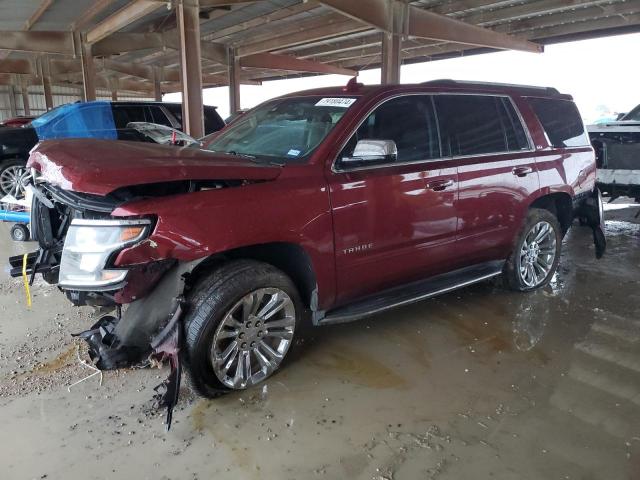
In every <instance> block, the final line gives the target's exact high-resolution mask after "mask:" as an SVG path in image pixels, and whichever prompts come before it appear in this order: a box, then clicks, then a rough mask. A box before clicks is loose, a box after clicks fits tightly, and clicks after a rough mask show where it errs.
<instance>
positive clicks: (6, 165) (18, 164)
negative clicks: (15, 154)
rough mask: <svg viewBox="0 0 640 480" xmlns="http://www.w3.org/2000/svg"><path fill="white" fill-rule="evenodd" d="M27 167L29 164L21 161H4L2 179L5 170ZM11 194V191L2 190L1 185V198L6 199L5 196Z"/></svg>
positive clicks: (0, 167)
mask: <svg viewBox="0 0 640 480" xmlns="http://www.w3.org/2000/svg"><path fill="white" fill-rule="evenodd" d="M26 165H27V162H26V161H24V160H20V159H15V160H8V161H4V162H2V163H0V178H2V174H3V173H4V171H5V170H7V169H9V168H11V167H26ZM10 193H11V192H10V191H5V189H4V188H2V185H1V184H0V198H2V197H4V196H5V195H9V194H10Z"/></svg>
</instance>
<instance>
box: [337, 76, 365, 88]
mask: <svg viewBox="0 0 640 480" xmlns="http://www.w3.org/2000/svg"><path fill="white" fill-rule="evenodd" d="M363 86H364V85H363V84H362V83H358V76H357V75H356V76H355V77H353V78H352V79H351V80H349V81H348V82H347V85H346V86H345V87H344V88H343V89H342V91H343V92H357V91H358V90H359V89H360V87H363Z"/></svg>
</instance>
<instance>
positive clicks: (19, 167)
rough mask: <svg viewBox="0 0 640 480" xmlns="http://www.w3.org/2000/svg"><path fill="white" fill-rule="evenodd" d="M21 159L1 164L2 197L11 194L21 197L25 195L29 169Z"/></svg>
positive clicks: (0, 186)
mask: <svg viewBox="0 0 640 480" xmlns="http://www.w3.org/2000/svg"><path fill="white" fill-rule="evenodd" d="M25 165H26V164H25V162H23V161H21V160H12V161H10V162H5V163H4V164H3V165H2V166H0V197H4V196H5V195H11V196H13V197H14V198H17V199H21V198H24V196H25V182H26V179H27V177H28V176H29V171H28V170H27V167H26V166H25Z"/></svg>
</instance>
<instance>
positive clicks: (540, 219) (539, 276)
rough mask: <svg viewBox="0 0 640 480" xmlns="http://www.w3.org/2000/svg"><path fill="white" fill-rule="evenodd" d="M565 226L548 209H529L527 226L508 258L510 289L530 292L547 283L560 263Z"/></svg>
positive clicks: (507, 273)
mask: <svg viewBox="0 0 640 480" xmlns="http://www.w3.org/2000/svg"><path fill="white" fill-rule="evenodd" d="M561 247H562V229H561V227H560V223H559V222H558V219H557V218H556V216H555V215H554V214H552V213H551V212H549V211H548V210H543V209H539V208H532V209H530V210H529V213H528V215H527V218H526V221H525V223H524V227H523V228H522V231H521V233H520V235H519V236H518V239H517V241H516V244H515V248H514V250H513V252H512V254H511V256H510V257H509V259H508V260H507V263H506V265H505V269H504V278H505V281H506V283H507V285H508V286H509V288H511V289H513V290H516V291H520V292H526V291H530V290H535V289H537V288H540V287H544V286H545V285H547V284H548V283H549V282H550V281H551V278H552V277H553V274H554V273H555V272H556V270H557V268H558V263H559V262H560V249H561Z"/></svg>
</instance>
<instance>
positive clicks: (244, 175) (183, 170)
mask: <svg viewBox="0 0 640 480" xmlns="http://www.w3.org/2000/svg"><path fill="white" fill-rule="evenodd" d="M27 166H28V167H32V168H35V169H36V170H37V171H39V172H40V173H41V175H42V177H44V178H43V179H44V180H45V181H47V182H49V183H51V184H53V185H56V186H58V187H60V188H63V189H65V190H73V191H75V192H82V193H91V194H94V195H107V194H108V193H110V192H113V191H114V190H117V189H118V188H122V187H128V186H133V185H142V184H149V183H161V182H172V181H180V180H273V179H275V178H277V177H278V175H280V172H281V171H282V169H281V167H278V166H272V165H260V164H257V163H254V162H251V161H250V160H247V159H244V158H242V157H237V156H234V155H226V154H217V153H213V152H209V151H206V150H201V149H197V148H189V147H175V146H168V145H155V144H151V143H140V142H125V141H112V140H92V139H66V140H48V141H44V142H41V143H40V144H39V145H38V146H37V147H36V148H34V149H33V151H32V152H31V156H30V157H29V163H28V164H27Z"/></svg>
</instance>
